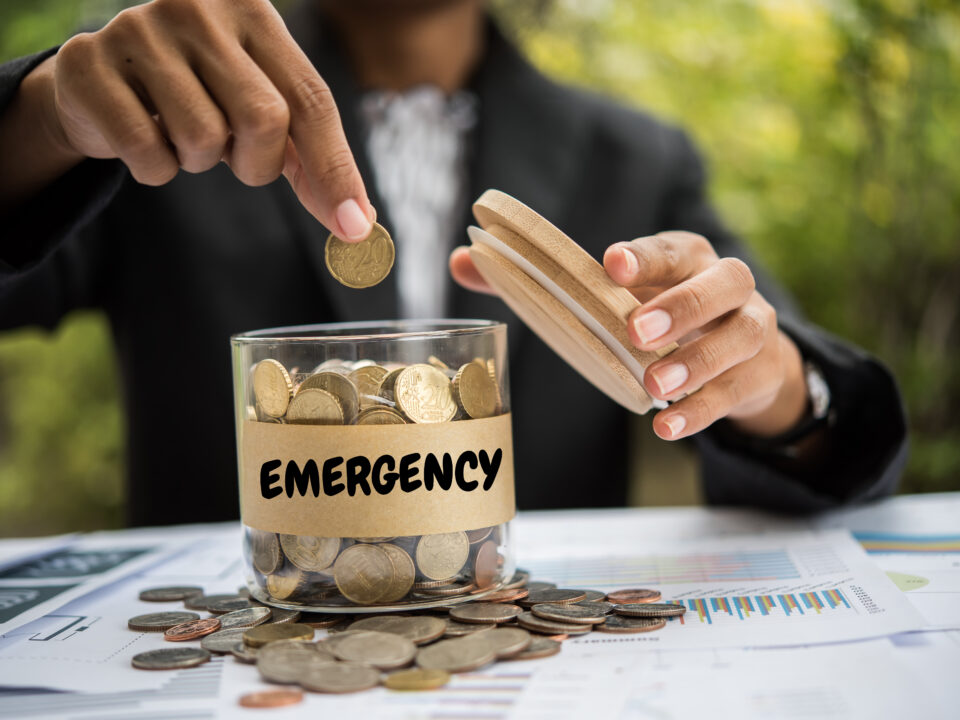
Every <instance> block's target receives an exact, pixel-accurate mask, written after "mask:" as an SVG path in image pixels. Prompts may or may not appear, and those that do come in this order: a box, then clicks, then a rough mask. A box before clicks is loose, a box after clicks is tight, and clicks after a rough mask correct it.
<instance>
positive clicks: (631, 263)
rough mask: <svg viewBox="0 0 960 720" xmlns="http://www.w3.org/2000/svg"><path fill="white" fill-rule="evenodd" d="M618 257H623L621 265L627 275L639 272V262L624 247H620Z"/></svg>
mask: <svg viewBox="0 0 960 720" xmlns="http://www.w3.org/2000/svg"><path fill="white" fill-rule="evenodd" d="M620 257H621V258H623V267H624V269H625V270H626V271H627V275H630V276H631V277H632V276H634V275H636V274H637V273H638V272H640V262H639V261H638V260H637V256H636V255H634V254H633V253H632V252H630V251H629V250H627V249H626V248H620Z"/></svg>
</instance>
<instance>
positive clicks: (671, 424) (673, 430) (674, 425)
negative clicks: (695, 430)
mask: <svg viewBox="0 0 960 720" xmlns="http://www.w3.org/2000/svg"><path fill="white" fill-rule="evenodd" d="M663 424H664V425H666V426H667V429H668V430H670V437H672V438H673V437H676V436H677V435H679V434H680V433H682V432H683V429H684V428H685V427H686V426H687V419H686V418H685V417H684V416H683V415H671V416H670V417H668V418H667V419H666V420H664V421H663Z"/></svg>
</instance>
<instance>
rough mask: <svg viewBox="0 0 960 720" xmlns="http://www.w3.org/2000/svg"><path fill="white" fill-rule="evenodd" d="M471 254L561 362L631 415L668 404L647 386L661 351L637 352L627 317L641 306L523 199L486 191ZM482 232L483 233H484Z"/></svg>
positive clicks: (473, 229)
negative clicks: (645, 381) (648, 371)
mask: <svg viewBox="0 0 960 720" xmlns="http://www.w3.org/2000/svg"><path fill="white" fill-rule="evenodd" d="M473 214H474V217H476V219H477V222H478V223H480V225H481V227H471V228H469V230H468V234H469V235H470V240H471V242H472V245H471V247H470V257H471V259H472V260H473V263H474V265H476V267H477V270H478V271H479V272H480V274H481V275H482V276H483V278H484V280H486V281H487V283H488V284H489V285H490V286H491V287H492V288H493V289H494V290H496V292H497V293H498V294H499V295H500V297H501V298H502V299H503V301H504V302H506V303H507V305H508V306H509V307H510V309H511V310H513V312H515V313H516V314H517V315H518V316H519V317H520V319H521V320H523V322H524V323H526V324H527V325H528V326H529V327H530V328H531V329H532V330H533V331H534V332H535V333H537V335H539V336H540V338H541V339H542V340H543V341H544V342H545V343H546V344H547V345H549V346H550V347H551V348H552V349H553V350H554V351H555V352H556V353H557V354H558V355H560V357H562V358H563V359H564V360H566V361H567V363H569V364H570V365H571V366H572V367H573V368H574V369H576V370H577V372H579V373H580V374H581V375H582V376H583V377H584V378H586V379H587V380H588V381H589V382H591V383H592V384H593V385H594V386H595V387H597V388H598V389H599V390H601V391H602V392H603V393H605V394H606V395H607V396H608V397H610V398H611V399H612V400H614V401H615V402H617V403H619V404H620V405H622V406H623V407H625V408H627V409H628V410H630V411H632V412H635V413H639V414H643V413H645V412H646V411H647V410H649V409H650V408H651V407H666V403H663V402H661V401H659V400H654V399H653V398H651V397H650V396H649V395H648V394H647V392H646V390H644V388H643V373H644V370H645V368H646V367H647V365H649V364H650V363H652V362H654V361H655V360H657V359H658V358H660V357H663V356H664V355H666V354H667V353H669V352H672V351H673V350H674V349H675V348H676V344H671V345H669V346H667V347H665V348H663V349H661V350H660V351H658V352H656V353H652V352H642V351H640V350H638V349H637V348H635V347H634V346H633V344H632V343H631V342H630V338H629V336H628V335H627V318H628V317H629V315H630V313H631V312H633V310H634V309H636V308H638V307H639V306H640V302H639V301H638V300H637V299H636V298H635V297H634V296H633V294H632V293H630V291H629V290H627V289H626V288H622V287H620V286H619V285H617V284H616V283H614V282H613V281H612V280H611V279H610V278H609V277H608V276H607V273H606V272H605V271H604V269H603V267H602V266H601V265H600V263H598V262H597V261H596V260H594V259H593V258H592V257H590V255H589V254H588V253H587V252H586V251H585V250H584V249H583V248H581V247H580V246H579V245H577V244H576V243H575V242H574V241H573V240H571V239H570V238H568V237H567V236H566V235H564V234H563V233H562V232H560V231H559V230H558V229H557V228H556V227H554V226H553V225H551V224H550V223H549V222H548V221H547V220H545V219H544V218H542V217H541V216H540V215H538V214H537V213H536V212H534V211H533V210H531V209H530V208H528V207H527V206H526V205H524V204H523V203H521V202H520V201H518V200H516V199H514V198H512V197H510V196H509V195H507V194H505V193H502V192H500V191H499V190H487V191H486V192H485V193H484V194H483V195H481V196H480V198H479V199H478V200H477V201H476V203H474V205H473ZM481 228H482V229H481Z"/></svg>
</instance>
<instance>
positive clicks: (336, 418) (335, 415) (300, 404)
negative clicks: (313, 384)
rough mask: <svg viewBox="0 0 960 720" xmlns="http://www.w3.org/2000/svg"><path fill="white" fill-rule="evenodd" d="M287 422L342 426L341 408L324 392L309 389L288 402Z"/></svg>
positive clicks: (333, 398) (333, 397) (331, 395)
mask: <svg viewBox="0 0 960 720" xmlns="http://www.w3.org/2000/svg"><path fill="white" fill-rule="evenodd" d="M287 422H288V423H290V424H292V425H343V407H342V406H341V405H340V401H339V400H337V398H336V397H335V396H334V395H333V394H332V393H329V392H327V391H326V390H320V389H318V388H309V389H307V390H304V391H302V392H299V393H297V395H296V396H295V397H294V398H293V400H291V401H290V406H289V407H288V408H287Z"/></svg>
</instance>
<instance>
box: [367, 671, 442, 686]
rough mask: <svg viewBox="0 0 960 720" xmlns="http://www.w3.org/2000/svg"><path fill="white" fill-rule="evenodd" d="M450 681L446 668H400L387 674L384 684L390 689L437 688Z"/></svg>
mask: <svg viewBox="0 0 960 720" xmlns="http://www.w3.org/2000/svg"><path fill="white" fill-rule="evenodd" d="M448 682H450V673H448V672H446V671H445V670H424V669H423V668H417V669H413V670H400V671H398V672H395V673H391V674H390V675H387V677H386V678H385V679H384V681H383V684H384V685H385V686H386V687H387V688H388V689H390V690H436V689H437V688H440V687H443V686H444V685H446V684H447V683H448Z"/></svg>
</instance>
